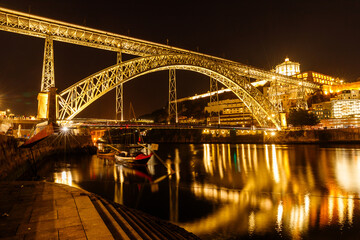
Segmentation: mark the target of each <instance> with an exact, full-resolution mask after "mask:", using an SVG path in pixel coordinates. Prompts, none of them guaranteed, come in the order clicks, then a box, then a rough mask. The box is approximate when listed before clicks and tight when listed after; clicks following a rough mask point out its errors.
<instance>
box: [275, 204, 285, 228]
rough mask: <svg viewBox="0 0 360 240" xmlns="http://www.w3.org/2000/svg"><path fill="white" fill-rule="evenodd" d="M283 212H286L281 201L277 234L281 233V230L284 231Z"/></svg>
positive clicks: (277, 216)
mask: <svg viewBox="0 0 360 240" xmlns="http://www.w3.org/2000/svg"><path fill="white" fill-rule="evenodd" d="M283 212H284V207H283V204H282V201H280V203H279V206H278V209H277V215H276V231H277V232H281V230H282V218H283Z"/></svg>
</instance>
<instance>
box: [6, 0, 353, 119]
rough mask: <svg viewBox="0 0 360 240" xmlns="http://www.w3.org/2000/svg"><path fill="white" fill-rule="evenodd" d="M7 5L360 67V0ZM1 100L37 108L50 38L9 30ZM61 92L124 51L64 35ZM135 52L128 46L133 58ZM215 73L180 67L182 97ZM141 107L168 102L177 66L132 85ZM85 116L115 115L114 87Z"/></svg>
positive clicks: (176, 42) (37, 0)
mask: <svg viewBox="0 0 360 240" xmlns="http://www.w3.org/2000/svg"><path fill="white" fill-rule="evenodd" d="M0 6H1V7H5V8H9V9H13V10H17V11H21V12H27V13H31V14H34V15H39V16H43V17H48V18H52V19H55V20H60V21H64V22H69V23H73V24H78V25H85V26H87V27H91V28H95V29H100V30H105V31H110V32H113V33H118V34H123V35H128V36H131V37H135V38H140V39H144V40H147V41H153V42H156V43H163V44H166V41H167V39H168V40H169V45H172V46H176V47H180V48H184V49H188V50H193V51H199V52H201V53H206V54H210V55H214V56H218V57H223V58H227V59H230V60H234V61H237V62H240V63H244V64H248V65H252V66H255V67H258V68H262V69H266V70H270V69H272V68H274V67H275V65H277V64H279V63H281V62H283V61H284V59H285V57H289V58H290V60H293V61H296V62H299V63H300V64H301V70H302V71H309V70H313V71H317V72H320V73H324V74H328V75H331V76H334V77H339V78H341V79H344V80H345V81H356V79H357V78H359V77H360V67H359V65H360V60H359V56H360V1H347V0H343V1H316V0H314V1H300V0H298V1H295V0H288V1H251V0H249V1H215V2H214V1H195V0H193V1H161V2H160V1H131V0H127V1H122V0H118V1H106V0H102V1H83V0H71V1H70V0H61V1H59V0H28V1H26V0H0ZM0 43H1V50H0V53H1V57H0V110H2V109H7V108H10V109H11V110H12V112H14V113H15V114H19V115H20V114H26V115H30V114H33V115H35V114H36V109H37V100H36V96H37V93H38V92H39V90H40V83H41V71H42V61H43V49H44V39H40V38H34V37H29V36H25V35H18V34H14V33H8V32H3V31H0ZM54 54H55V81H56V87H57V88H58V89H59V92H60V91H61V90H63V89H65V88H66V87H68V86H70V85H71V84H73V83H75V82H77V81H79V80H81V79H83V78H85V77H87V76H89V75H91V74H92V73H95V72H97V71H99V70H101V69H103V68H106V67H108V66H110V65H113V64H114V63H115V62H116V53H114V52H108V51H104V50H98V49H92V48H87V47H82V46H76V45H71V44H67V43H61V42H55V43H54ZM130 57H132V56H124V60H126V59H129V58H130ZM208 89H209V79H208V78H207V77H205V76H201V75H199V74H196V73H189V72H183V71H177V94H178V98H182V97H186V96H190V95H194V94H195V93H203V92H206V91H208ZM124 97H125V101H124V106H125V111H124V112H125V118H128V111H129V105H130V102H131V103H132V105H133V106H134V110H135V114H136V115H137V116H139V115H142V114H145V113H150V112H152V111H154V110H155V109H159V108H161V107H163V106H165V104H166V102H167V100H168V72H166V71H163V72H157V73H153V74H149V75H146V76H143V77H140V78H137V79H134V80H132V81H130V82H128V83H126V84H125V85H124ZM78 117H94V118H114V117H115V90H114V91H112V92H110V93H108V94H107V95H106V96H104V97H102V98H101V99H99V100H98V101H96V102H95V103H94V104H92V105H91V106H90V107H89V108H88V109H87V110H85V111H83V112H82V113H81V114H80V115H78Z"/></svg>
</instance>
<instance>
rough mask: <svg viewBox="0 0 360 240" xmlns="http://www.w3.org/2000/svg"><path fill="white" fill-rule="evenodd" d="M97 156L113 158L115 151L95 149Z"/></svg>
mask: <svg viewBox="0 0 360 240" xmlns="http://www.w3.org/2000/svg"><path fill="white" fill-rule="evenodd" d="M97 156H98V157H101V158H114V156H115V152H114V151H100V150H98V151H97Z"/></svg>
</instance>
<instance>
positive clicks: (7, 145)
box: [0, 134, 96, 180]
mask: <svg viewBox="0 0 360 240" xmlns="http://www.w3.org/2000/svg"><path fill="white" fill-rule="evenodd" d="M21 144H22V141H21V140H19V139H16V138H14V137H12V136H5V135H0V180H15V179H17V178H19V177H20V176H21V175H22V174H23V173H25V172H26V171H28V170H30V171H31V170H34V168H36V167H37V166H38V165H39V164H41V162H42V160H44V159H46V158H47V157H49V156H51V155H54V154H64V153H65V152H67V153H74V152H95V151H96V149H95V148H94V146H93V144H92V141H91V137H90V136H74V135H61V134H59V135H52V136H49V137H48V138H46V139H44V140H42V141H41V142H39V143H38V144H36V145H35V146H33V147H32V148H21V147H19V146H20V145H21Z"/></svg>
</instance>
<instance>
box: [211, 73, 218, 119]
mask: <svg viewBox="0 0 360 240" xmlns="http://www.w3.org/2000/svg"><path fill="white" fill-rule="evenodd" d="M218 91H219V89H218V83H217V80H216V79H214V78H212V77H210V104H216V105H219V92H218ZM213 92H215V94H212V93H213ZM213 116H214V117H217V122H218V124H219V125H220V109H218V111H217V112H216V114H213V112H210V122H211V118H212V117H213Z"/></svg>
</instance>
